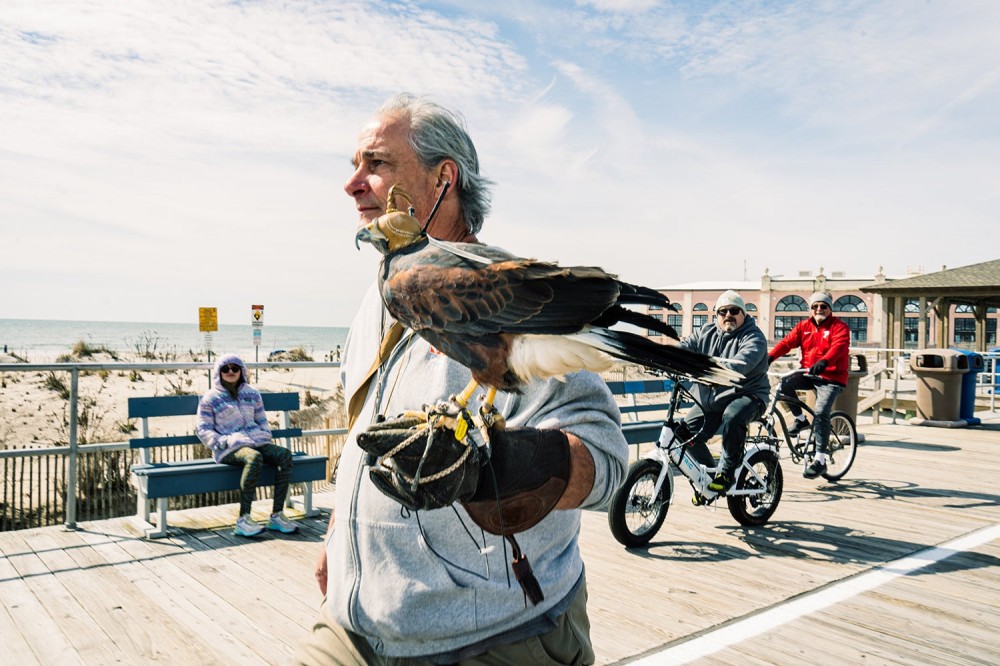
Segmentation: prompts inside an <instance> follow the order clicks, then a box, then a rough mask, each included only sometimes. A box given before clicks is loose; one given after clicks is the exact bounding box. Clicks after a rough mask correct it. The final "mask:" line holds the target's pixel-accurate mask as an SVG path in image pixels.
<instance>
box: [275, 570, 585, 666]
mask: <svg viewBox="0 0 1000 666" xmlns="http://www.w3.org/2000/svg"><path fill="white" fill-rule="evenodd" d="M292 663H293V664H297V665H298V664H302V665H309V666H321V665H324V666H325V665H332V664H344V665H351V666H366V665H371V664H375V665H378V666H430V664H431V662H429V661H426V660H424V659H420V658H419V657H416V658H413V657H382V656H379V655H377V654H375V653H374V652H373V651H372V649H371V646H370V645H369V644H368V641H366V640H365V639H364V638H362V637H360V636H358V635H357V634H354V633H352V632H350V631H348V630H346V629H344V628H343V627H341V626H340V625H338V624H337V623H335V622H330V621H328V619H327V617H326V615H325V613H323V612H322V611H320V618H319V620H318V621H317V622H316V624H315V625H314V626H313V632H312V635H311V636H310V637H309V638H308V639H306V641H305V642H304V643H303V644H302V645H301V646H299V651H298V654H296V655H295V660H294V661H293V662H292ZM593 663H594V648H593V646H592V645H591V643H590V618H588V617H587V583H586V581H584V582H583V584H581V585H580V589H579V591H578V592H577V595H576V597H575V598H574V599H573V603H572V604H570V607H569V608H568V609H567V610H566V612H565V613H563V614H562V615H560V616H559V619H558V620H556V627H555V629H553V630H551V631H549V632H548V633H545V634H542V635H540V636H533V637H531V638H528V639H525V640H523V641H518V642H517V643H511V644H509V645H501V646H499V647H496V648H493V649H492V650H490V651H489V652H486V653H484V654H480V655H477V656H475V657H470V658H468V659H463V660H462V661H460V662H458V664H460V665H461V666H500V665H504V666H530V665H533V664H546V665H556V664H567V665H573V666H582V665H583V664H593Z"/></svg>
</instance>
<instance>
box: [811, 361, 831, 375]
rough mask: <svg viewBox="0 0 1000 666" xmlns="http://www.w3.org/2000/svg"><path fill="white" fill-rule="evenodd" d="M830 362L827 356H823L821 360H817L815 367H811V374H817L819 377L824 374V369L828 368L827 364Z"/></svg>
mask: <svg viewBox="0 0 1000 666" xmlns="http://www.w3.org/2000/svg"><path fill="white" fill-rule="evenodd" d="M828 364H829V361H827V360H826V359H825V358H821V359H820V360H818V361H816V363H814V364H813V367H811V368H809V374H810V375H816V376H817V377H819V376H820V375H822V374H823V371H824V370H826V366H827V365H828Z"/></svg>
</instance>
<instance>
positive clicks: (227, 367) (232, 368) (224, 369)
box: [219, 363, 240, 375]
mask: <svg viewBox="0 0 1000 666" xmlns="http://www.w3.org/2000/svg"><path fill="white" fill-rule="evenodd" d="M219 371H220V372H224V373H226V374H227V375H231V374H233V373H234V372H239V371H240V366H238V365H234V364H232V363H230V364H229V365H224V366H222V367H221V368H219Z"/></svg>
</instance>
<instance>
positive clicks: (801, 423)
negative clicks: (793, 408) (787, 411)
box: [788, 419, 809, 435]
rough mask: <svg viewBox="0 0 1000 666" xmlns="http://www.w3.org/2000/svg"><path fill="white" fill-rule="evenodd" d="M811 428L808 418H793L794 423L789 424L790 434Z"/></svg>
mask: <svg viewBox="0 0 1000 666" xmlns="http://www.w3.org/2000/svg"><path fill="white" fill-rule="evenodd" d="M808 429H809V420H808V419H792V424H791V425H790V426H788V434H789V435H797V434H799V433H800V432H802V431H803V430H808Z"/></svg>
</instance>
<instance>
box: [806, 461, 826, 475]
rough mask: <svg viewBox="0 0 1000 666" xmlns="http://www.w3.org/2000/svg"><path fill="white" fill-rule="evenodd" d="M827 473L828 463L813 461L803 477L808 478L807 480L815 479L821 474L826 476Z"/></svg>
mask: <svg viewBox="0 0 1000 666" xmlns="http://www.w3.org/2000/svg"><path fill="white" fill-rule="evenodd" d="M825 473H826V463H825V462H816V461H815V460H813V461H812V462H811V463H810V464H809V467H806V469H805V471H804V472H802V476H804V477H806V478H807V479H815V478H816V477H817V476H819V475H820V474H825Z"/></svg>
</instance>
